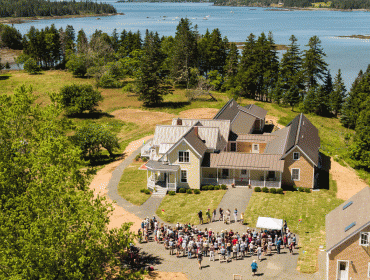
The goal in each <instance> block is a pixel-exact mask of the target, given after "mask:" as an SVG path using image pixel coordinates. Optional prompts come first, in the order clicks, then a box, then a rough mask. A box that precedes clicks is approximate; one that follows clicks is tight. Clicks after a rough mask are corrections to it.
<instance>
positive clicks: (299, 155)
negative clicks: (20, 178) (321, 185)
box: [293, 152, 301, 160]
mask: <svg viewBox="0 0 370 280" xmlns="http://www.w3.org/2000/svg"><path fill="white" fill-rule="evenodd" d="M294 154H298V158H297V159H295V158H294ZM300 158H301V154H300V153H299V152H293V160H299V159H300Z"/></svg>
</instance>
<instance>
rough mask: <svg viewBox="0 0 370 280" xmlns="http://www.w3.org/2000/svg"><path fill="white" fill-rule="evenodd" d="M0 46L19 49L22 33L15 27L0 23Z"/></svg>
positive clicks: (20, 47)
mask: <svg viewBox="0 0 370 280" xmlns="http://www.w3.org/2000/svg"><path fill="white" fill-rule="evenodd" d="M0 3H1V1H0ZM0 6H1V4H0ZM1 7H2V6H1ZM0 47H1V48H9V49H13V50H21V49H22V34H21V33H20V32H19V31H18V30H17V29H16V28H15V27H12V26H9V25H6V24H0Z"/></svg>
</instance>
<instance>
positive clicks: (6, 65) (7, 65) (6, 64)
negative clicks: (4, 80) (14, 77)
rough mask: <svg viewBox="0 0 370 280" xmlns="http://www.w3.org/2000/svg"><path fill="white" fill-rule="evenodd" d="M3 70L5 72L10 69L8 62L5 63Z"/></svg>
mask: <svg viewBox="0 0 370 280" xmlns="http://www.w3.org/2000/svg"><path fill="white" fill-rule="evenodd" d="M0 63H1V60H0ZM0 68H1V66H0ZM4 68H5V69H6V70H9V69H10V64H9V62H8V61H7V62H6V63H5V66H4Z"/></svg>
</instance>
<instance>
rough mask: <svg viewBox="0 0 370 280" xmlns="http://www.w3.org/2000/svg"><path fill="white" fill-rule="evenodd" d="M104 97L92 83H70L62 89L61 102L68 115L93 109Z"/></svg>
mask: <svg viewBox="0 0 370 280" xmlns="http://www.w3.org/2000/svg"><path fill="white" fill-rule="evenodd" d="M102 100H103V97H102V95H101V92H99V91H97V90H94V89H93V87H92V86H91V85H75V84H73V85H69V86H64V87H63V88H62V89H61V91H60V103H61V105H62V107H63V108H64V109H65V110H66V112H67V114H68V115H73V114H78V113H83V112H84V111H86V110H87V111H93V110H94V109H95V107H96V106H98V103H99V101H102Z"/></svg>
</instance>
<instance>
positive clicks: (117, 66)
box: [98, 61, 126, 88]
mask: <svg viewBox="0 0 370 280" xmlns="http://www.w3.org/2000/svg"><path fill="white" fill-rule="evenodd" d="M105 69H106V70H105V72H104V74H103V75H102V76H101V77H100V79H99V80H98V86H99V87H102V88H120V87H122V82H121V81H120V80H121V79H123V78H124V77H125V74H126V71H125V69H124V65H123V63H122V62H121V61H117V62H110V63H108V65H107V66H106V67H105Z"/></svg>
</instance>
